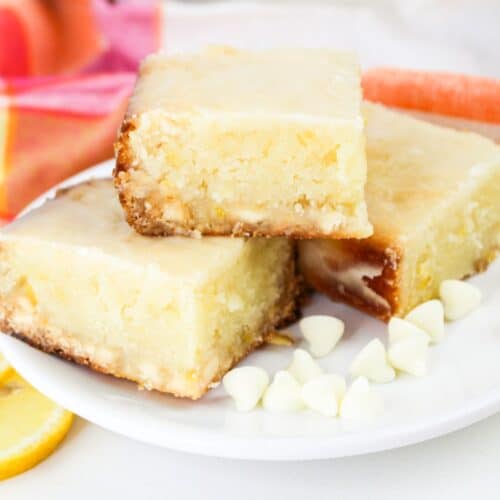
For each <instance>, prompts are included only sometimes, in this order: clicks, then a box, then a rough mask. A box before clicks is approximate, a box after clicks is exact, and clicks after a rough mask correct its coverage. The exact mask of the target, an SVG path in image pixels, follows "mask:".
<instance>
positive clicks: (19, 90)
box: [0, 0, 162, 221]
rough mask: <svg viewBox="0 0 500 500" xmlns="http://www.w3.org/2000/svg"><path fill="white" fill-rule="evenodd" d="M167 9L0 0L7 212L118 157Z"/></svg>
mask: <svg viewBox="0 0 500 500" xmlns="http://www.w3.org/2000/svg"><path fill="white" fill-rule="evenodd" d="M161 26H162V19H161V8H160V5H159V4H158V3H157V2H153V1H145V0H137V1H131V0H128V1H126V2H125V1H124V2H107V1H105V0H75V1H71V2H69V1H67V0H60V1H56V0H52V1H50V2H49V1H46V0H16V1H12V0H0V47H1V50H0V218H1V219H2V220H3V221H7V220H10V219H11V218H12V217H14V216H15V214H16V213H18V212H19V211H20V210H21V209H22V208H23V207H25V206H26V205H27V204H28V203H29V202H30V201H31V200H33V199H34V198H35V197H36V196H38V195H39V194H41V193H42V192H44V191H45V190H47V189H48V188H50V187H51V186H53V185H54V184H56V183H57V182H60V181H61V180H63V179H64V178H66V177H68V176H70V175H73V174H74V173H76V172H78V171H79V170H82V169H84V168H86V167H89V166H91V165H93V164H95V163H97V162H99V161H102V160H104V159H106V158H110V157H111V156H112V144H113V140H114V138H115V136H116V131H117V128H118V126H119V123H120V120H121V118H122V116H123V112H124V109H125V104H126V100H127V98H128V96H129V94H130V92H131V89H132V86H133V83H134V80H135V72H136V70H137V66H138V63H139V61H140V60H141V59H142V58H143V57H144V56H145V55H146V54H148V53H150V52H154V51H155V50H157V49H158V48H159V47H160V45H161V36H162V34H161Z"/></svg>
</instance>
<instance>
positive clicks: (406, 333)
mask: <svg viewBox="0 0 500 500" xmlns="http://www.w3.org/2000/svg"><path fill="white" fill-rule="evenodd" d="M387 328H388V330H389V346H391V345H392V344H395V343H396V342H399V341H400V340H403V339H405V338H408V337H415V336H416V337H421V338H422V340H423V341H425V342H426V343H427V344H428V343H429V341H430V337H429V335H427V333H426V332H424V330H422V329H420V328H418V326H415V325H414V324H413V323H410V322H409V321H407V320H405V319H401V318H396V317H393V318H391V319H390V320H389V324H388V325H387Z"/></svg>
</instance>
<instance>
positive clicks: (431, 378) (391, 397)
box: [0, 162, 500, 460]
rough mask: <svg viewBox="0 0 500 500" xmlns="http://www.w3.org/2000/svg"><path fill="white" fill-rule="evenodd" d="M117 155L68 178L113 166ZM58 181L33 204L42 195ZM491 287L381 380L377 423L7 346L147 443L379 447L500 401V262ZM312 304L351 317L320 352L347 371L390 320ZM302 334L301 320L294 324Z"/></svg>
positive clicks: (268, 354)
mask: <svg viewBox="0 0 500 500" xmlns="http://www.w3.org/2000/svg"><path fill="white" fill-rule="evenodd" d="M111 168H112V164H111V162H107V163H105V164H102V165H99V166H97V167H95V168H93V169H90V170H88V171H86V172H84V173H82V174H80V175H78V176H76V177H75V178H73V179H71V180H70V181H68V182H66V183H65V184H66V185H67V184H70V183H74V182H75V181H80V180H83V179H87V178H91V177H103V176H107V175H109V174H110V172H111ZM52 194H53V191H51V192H49V193H47V195H45V196H43V197H41V198H40V199H39V200H37V201H36V202H35V203H33V204H32V205H31V207H30V208H33V207H34V206H36V205H37V204H40V203H41V202H43V200H44V199H45V198H47V196H51V195H52ZM472 281H473V282H474V283H475V284H476V285H477V286H479V287H480V288H481V290H482V292H483V295H484V303H483V305H482V306H481V307H480V308H479V309H478V310H476V311H475V312H474V313H473V314H471V315H470V316H469V317H467V318H465V319H464V320H461V321H458V322H456V323H453V324H449V325H447V336H446V338H445V340H444V341H443V342H442V343H441V344H440V345H438V346H436V347H432V348H431V353H430V369H429V375H427V376H426V377H423V378H415V377H409V376H400V377H399V378H398V379H397V380H396V381H395V382H393V383H390V384H387V385H380V386H377V387H376V389H377V390H379V391H380V392H381V394H382V395H383V397H384V401H385V413H384V414H383V415H382V416H381V417H379V418H377V419H376V420H374V421H372V422H370V423H358V424H353V423H348V422H345V421H341V420H337V419H329V418H326V417H321V416H319V415H314V414H312V413H309V412H303V413H298V414H293V415H276V414H269V413H266V412H264V411H263V410H261V409H259V410H257V411H255V412H252V413H248V414H240V413H237V412H236V411H235V410H234V408H233V405H232V402H231V401H230V400H229V398H228V397H226V396H225V394H224V392H223V390H222V388H221V387H219V388H216V389H214V390H212V391H211V392H210V393H209V394H208V395H207V396H206V397H204V398H203V399H202V400H200V401H198V402H192V401H184V400H178V399H175V398H173V397H169V396H165V395H162V394H159V393H149V392H146V391H140V390H138V389H137V387H136V386H135V385H134V384H132V383H128V382H125V381H120V380H115V379H114V378H112V377H108V376H105V375H100V374H97V373H93V372H91V371H90V370H88V369H86V368H83V367H80V366H77V365H74V364H71V363H68V362H65V361H62V360H60V359H57V358H55V357H53V356H50V355H47V354H44V353H42V352H39V351H37V350H35V349H33V348H31V347H28V346H27V345H25V344H23V343H22V342H20V341H18V340H15V339H13V338H10V337H8V336H6V335H3V334H0V349H1V350H2V351H3V352H4V354H5V356H6V357H7V358H8V359H9V361H10V362H11V363H12V365H13V366H14V367H15V368H16V369H17V370H18V371H19V372H20V373H21V374H22V375H23V376H24V377H25V378H26V379H27V380H28V381H29V382H31V383H32V384H33V385H34V386H35V387H37V388H38V389H39V390H40V391H41V392H43V393H45V394H46V395H47V396H49V397H50V398H52V399H54V400H55V401H57V402H58V403H60V404H61V405H63V406H65V407H66V408H68V409H70V410H71V411H73V412H75V413H76V414H78V415H80V416H82V417H83V418H86V419H87V420H90V421H91V422H94V423H96V424H98V425H100V426H102V427H105V428H107V429H109V430H111V431H114V432H117V433H120V434H123V435H125V436H129V437H131V438H134V439H137V440H140V441H144V442H147V443H151V444H155V445H159V446H164V447H167V448H173V449H177V450H183V451H189V452H194V453H202V454H205V455H214V456H223V457H232V458H247V459H259V460H304V459H317V458H332V457H341V456H347V455H356V454H362V453H370V452H374V451H379V450H385V449H389V448H395V447H398V446H403V445H408V444H411V443H417V442H420V441H424V440H426V439H430V438H433V437H436V436H440V435H443V434H446V433H448V432H452V431H454V430H457V429H460V428H463V427H465V426H467V425H470V424H472V423H473V422H476V421H478V420H481V419H484V418H486V417H488V416H489V415H492V414H493V413H496V412H497V411H499V410H500V362H499V360H500V288H499V287H498V283H499V282H500V262H497V263H496V264H495V265H493V266H492V267H491V268H490V269H489V270H488V272H487V273H485V274H482V275H480V276H478V277H476V278H474V279H473V280H472ZM304 313H305V314H306V315H307V314H312V313H323V314H333V315H335V316H338V317H340V318H341V319H343V320H344V321H345V323H346V334H345V336H344V338H343V339H342V341H341V342H340V343H339V345H338V346H337V348H336V349H335V351H334V352H333V353H332V354H331V355H330V356H328V357H326V358H324V359H321V360H320V361H319V362H320V364H321V365H322V366H323V367H324V368H325V369H326V370H329V371H335V372H339V373H342V374H344V375H345V374H347V368H348V366H349V363H350V361H351V360H352V358H353V356H354V355H355V353H356V352H357V351H358V350H359V349H360V348H361V347H363V346H364V345H365V344H366V343H367V342H368V341H369V340H370V339H372V338H373V337H374V336H378V337H380V338H381V339H383V340H384V341H385V335H386V334H385V325H384V324H382V323H381V322H378V321H376V320H374V319H372V318H370V317H368V316H366V315H364V314H361V313H359V312H357V311H355V310H353V309H350V308H348V307H346V306H343V305H341V304H334V303H332V302H330V301H328V300H327V299H326V298H325V297H322V296H320V295H317V296H315V297H314V299H313V301H312V303H311V304H310V305H309V306H308V307H307V308H306V310H305V311H304ZM291 331H292V332H294V334H295V335H296V337H297V338H299V336H298V331H297V329H296V327H293V328H291ZM291 353H292V348H286V347H272V346H268V347H266V348H263V349H261V350H259V351H258V352H256V353H254V354H252V355H250V356H249V357H248V358H247V359H246V360H245V361H244V364H257V365H261V366H264V367H265V368H267V369H268V370H269V372H270V373H273V372H275V371H276V370H278V369H280V368H284V367H286V366H287V365H288V363H289V361H290V358H291Z"/></svg>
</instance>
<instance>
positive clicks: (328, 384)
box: [302, 373, 345, 417]
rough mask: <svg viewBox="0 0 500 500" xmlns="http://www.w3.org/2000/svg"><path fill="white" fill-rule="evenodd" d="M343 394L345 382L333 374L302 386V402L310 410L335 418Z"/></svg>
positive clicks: (325, 375) (317, 378)
mask: <svg viewBox="0 0 500 500" xmlns="http://www.w3.org/2000/svg"><path fill="white" fill-rule="evenodd" d="M344 394H345V380H344V379H343V378H342V377H341V376H339V375H335V374H333V373H325V374H324V375H320V376H319V377H316V378H315V379H313V380H311V381H310V382H307V384H304V385H303V386H302V400H303V401H304V404H305V405H306V406H307V407H308V408H310V409H311V410H314V411H316V412H317V413H320V414H321V415H325V416H327V417H335V416H336V415H337V413H338V409H339V406H340V403H341V401H342V398H343V397H344Z"/></svg>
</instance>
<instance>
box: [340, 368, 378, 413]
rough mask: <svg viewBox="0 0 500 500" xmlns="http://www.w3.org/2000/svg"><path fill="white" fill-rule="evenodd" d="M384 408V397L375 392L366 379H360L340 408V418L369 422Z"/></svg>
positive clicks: (349, 391)
mask: <svg viewBox="0 0 500 500" xmlns="http://www.w3.org/2000/svg"><path fill="white" fill-rule="evenodd" d="M383 408H384V402H383V400H382V397H381V396H380V394H378V393H377V392H375V391H373V390H372V389H371V387H370V383H369V382H368V380H367V379H366V378H365V377H358V378H357V379H356V380H355V381H354V382H353V383H352V384H351V386H350V387H349V389H348V390H347V393H346V395H345V397H344V399H343V401H342V404H341V406H340V416H341V417H342V418H345V419H348V420H369V419H370V418H373V417H375V416H377V415H379V414H380V413H382V411H383Z"/></svg>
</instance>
